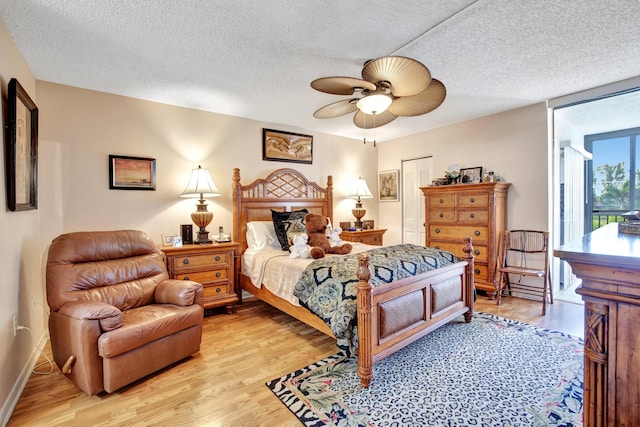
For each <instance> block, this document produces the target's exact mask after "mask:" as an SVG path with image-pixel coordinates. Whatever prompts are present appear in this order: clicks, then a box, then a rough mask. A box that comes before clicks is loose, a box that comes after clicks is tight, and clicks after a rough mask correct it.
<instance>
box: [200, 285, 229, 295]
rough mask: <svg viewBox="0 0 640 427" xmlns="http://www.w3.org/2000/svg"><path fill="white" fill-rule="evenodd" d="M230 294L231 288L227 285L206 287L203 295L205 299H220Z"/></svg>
mask: <svg viewBox="0 0 640 427" xmlns="http://www.w3.org/2000/svg"><path fill="white" fill-rule="evenodd" d="M228 293H229V286H228V285H226V284H222V285H212V286H205V287H204V288H203V294H204V297H205V298H212V297H219V296H222V295H226V294H228Z"/></svg>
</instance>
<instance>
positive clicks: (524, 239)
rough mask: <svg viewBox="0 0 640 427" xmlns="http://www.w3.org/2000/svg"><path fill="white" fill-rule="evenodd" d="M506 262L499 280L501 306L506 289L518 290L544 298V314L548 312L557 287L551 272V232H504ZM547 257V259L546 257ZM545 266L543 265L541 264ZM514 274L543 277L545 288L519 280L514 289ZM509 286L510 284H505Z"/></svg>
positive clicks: (509, 290) (498, 295)
mask: <svg viewBox="0 0 640 427" xmlns="http://www.w3.org/2000/svg"><path fill="white" fill-rule="evenodd" d="M502 243H503V244H502V265H501V266H500V267H499V268H498V272H499V273H500V281H499V282H498V286H499V289H498V292H497V298H498V305H500V303H501V297H502V291H503V290H504V289H505V287H506V289H507V290H508V292H509V294H511V293H512V292H517V293H520V294H524V295H535V296H541V297H542V314H543V315H544V314H546V311H547V310H546V308H547V299H549V304H553V290H552V286H551V274H550V272H549V232H547V231H536V230H511V231H507V232H505V234H504V239H503V242H502ZM542 258H544V259H542ZM542 265H544V267H543V268H541V266H542ZM510 275H519V276H520V279H522V278H524V277H536V278H541V279H543V283H542V288H540V287H538V286H535V284H534V283H530V282H527V281H525V282H522V281H521V280H520V281H518V283H517V286H514V288H515V289H512V287H511V285H512V283H513V284H514V285H515V282H512V281H511V278H510V277H509V276H510ZM505 285H506V286H505Z"/></svg>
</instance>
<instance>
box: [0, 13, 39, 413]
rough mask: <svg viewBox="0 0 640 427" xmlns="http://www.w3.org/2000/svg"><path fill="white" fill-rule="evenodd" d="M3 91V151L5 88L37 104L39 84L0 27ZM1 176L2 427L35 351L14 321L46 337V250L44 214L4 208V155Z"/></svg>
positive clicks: (1, 82) (36, 336)
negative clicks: (14, 87)
mask: <svg viewBox="0 0 640 427" xmlns="http://www.w3.org/2000/svg"><path fill="white" fill-rule="evenodd" d="M0 52H1V53H0V87H1V92H2V103H1V104H0V105H1V107H2V108H1V110H2V114H1V115H0V117H1V118H2V126H1V127H0V128H1V129H3V132H0V133H1V134H2V141H3V147H4V146H5V144H6V143H7V141H5V139H6V137H7V135H6V133H5V132H4V129H5V128H4V126H5V125H8V123H7V122H6V120H7V85H8V84H9V80H11V78H13V77H15V78H17V79H18V81H19V82H20V84H21V86H22V87H24V89H25V90H26V92H27V93H28V94H29V96H30V97H31V99H33V100H34V102H36V103H37V102H38V99H37V96H36V80H35V78H34V76H33V74H32V73H31V71H30V69H29V66H28V65H27V63H26V62H25V60H24V58H23V57H22V55H21V54H20V52H19V51H18V49H17V47H16V46H15V44H14V43H13V40H12V39H11V37H10V36H9V34H8V32H7V30H6V28H5V26H4V24H3V23H2V22H1V21H0ZM0 157H1V158H2V162H1V164H2V170H3V173H2V174H0V189H1V191H0V193H1V194H2V199H3V202H2V206H3V208H2V209H0V233H1V235H2V238H3V241H4V244H3V245H2V256H0V271H1V272H2V274H0V295H1V296H2V297H0V404H1V405H2V406H1V412H0V424H3V421H5V420H6V418H7V417H8V415H9V413H10V410H11V409H12V408H13V406H14V405H15V402H16V401H17V398H18V397H19V393H20V392H21V391H22V387H23V385H22V384H21V383H20V381H19V378H20V377H21V376H22V377H25V376H26V375H28V371H27V372H26V373H24V372H22V371H23V370H24V369H25V368H26V365H27V360H28V359H29V357H30V356H31V355H32V354H33V353H32V352H33V345H32V344H31V342H32V341H31V338H30V337H29V333H28V332H27V331H25V330H23V331H19V332H18V335H17V336H16V337H14V336H13V325H12V318H13V316H14V315H15V314H17V315H18V322H19V323H20V324H21V325H24V326H28V327H29V328H31V330H32V331H33V334H34V338H35V340H37V341H38V340H40V339H41V338H42V336H43V333H44V331H45V328H44V321H45V320H44V311H43V309H42V307H41V306H38V305H35V306H34V304H33V302H34V301H36V303H39V304H41V303H42V302H43V296H42V253H43V252H44V248H45V246H46V243H44V242H45V240H46V239H44V238H43V236H42V232H41V230H42V224H41V219H42V217H43V214H44V212H43V210H42V209H38V210H31V211H22V212H10V211H8V210H7V208H6V206H7V205H6V191H5V188H6V183H5V175H4V164H5V159H4V150H0Z"/></svg>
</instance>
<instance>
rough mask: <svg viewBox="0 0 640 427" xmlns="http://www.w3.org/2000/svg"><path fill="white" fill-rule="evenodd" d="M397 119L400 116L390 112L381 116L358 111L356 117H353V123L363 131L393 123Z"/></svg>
mask: <svg viewBox="0 0 640 427" xmlns="http://www.w3.org/2000/svg"><path fill="white" fill-rule="evenodd" d="M374 116H375V117H374ZM397 118H398V116H396V115H395V114H392V113H390V112H389V111H388V110H387V111H385V112H384V113H380V114H365V113H363V112H362V111H360V110H358V112H357V113H356V115H355V116H353V123H354V124H355V125H356V126H358V127H359V128H361V129H373V128H377V127H380V126H384V125H386V124H387V123H391V122H392V121H394V120H395V119H397Z"/></svg>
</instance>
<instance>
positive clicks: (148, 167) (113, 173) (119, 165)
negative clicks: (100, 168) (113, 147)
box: [109, 154, 156, 190]
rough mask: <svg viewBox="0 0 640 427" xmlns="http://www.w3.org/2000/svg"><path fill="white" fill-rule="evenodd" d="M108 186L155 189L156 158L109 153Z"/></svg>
mask: <svg viewBox="0 0 640 427" xmlns="http://www.w3.org/2000/svg"><path fill="white" fill-rule="evenodd" d="M109 188H110V189H112V190H155V189H156V159H150V158H147V157H130V156H116V155H113V154H111V155H109Z"/></svg>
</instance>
